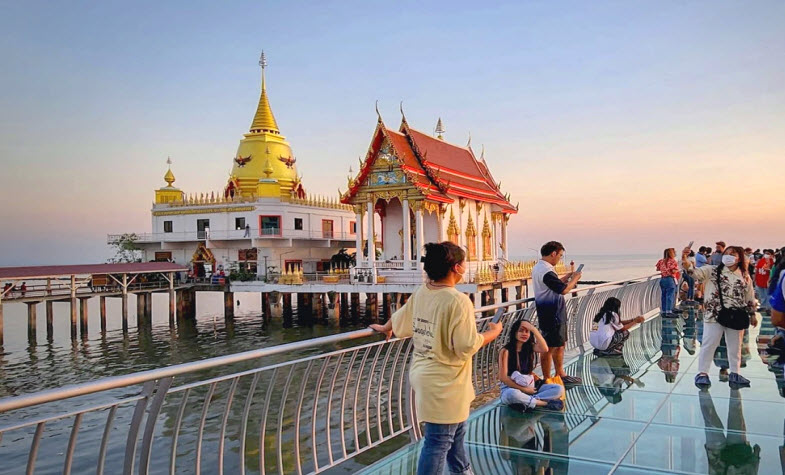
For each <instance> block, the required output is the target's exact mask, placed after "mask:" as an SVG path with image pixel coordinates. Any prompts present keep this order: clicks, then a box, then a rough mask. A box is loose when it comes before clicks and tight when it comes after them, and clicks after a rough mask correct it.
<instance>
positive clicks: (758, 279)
mask: <svg viewBox="0 0 785 475" xmlns="http://www.w3.org/2000/svg"><path fill="white" fill-rule="evenodd" d="M770 272H771V261H769V260H768V259H766V258H761V259H759V260H758V263H757V264H755V285H756V286H758V287H768V286H769V273H770Z"/></svg>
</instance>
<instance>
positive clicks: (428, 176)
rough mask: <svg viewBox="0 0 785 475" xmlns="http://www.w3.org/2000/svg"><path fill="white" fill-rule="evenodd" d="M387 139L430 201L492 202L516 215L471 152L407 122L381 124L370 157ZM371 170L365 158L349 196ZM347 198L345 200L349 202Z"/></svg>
mask: <svg viewBox="0 0 785 475" xmlns="http://www.w3.org/2000/svg"><path fill="white" fill-rule="evenodd" d="M384 136H387V137H388V138H389V140H390V144H391V145H392V147H393V149H394V150H395V154H396V156H398V158H400V159H401V161H402V162H403V164H402V168H403V170H404V171H405V172H407V174H408V175H409V177H410V178H412V182H413V183H414V185H415V186H416V187H417V188H419V189H420V191H422V192H423V194H424V195H425V196H427V197H428V198H429V199H433V200H435V201H439V202H443V203H452V202H453V201H454V200H453V199H452V198H450V197H449V196H447V193H449V194H451V195H455V196H459V197H463V198H468V199H473V200H477V201H482V202H486V203H493V204H496V205H498V206H500V207H501V208H502V210H504V211H506V212H511V213H514V212H517V210H516V208H515V207H514V206H512V205H511V204H510V203H509V201H507V199H506V198H505V197H504V195H503V194H502V192H501V190H499V188H498V187H497V186H496V183H495V182H494V180H493V176H491V174H490V171H489V170H488V167H487V165H486V164H485V163H484V161H479V160H477V159H476V158H475V156H474V153H473V152H472V151H471V149H469V148H464V147H459V146H457V145H453V144H450V143H447V142H444V141H442V140H440V139H437V138H434V137H431V136H429V135H427V134H424V133H422V132H419V131H417V130H414V129H411V128H410V127H409V126H408V124H406V122H404V123H402V124H401V129H400V131H395V130H392V129H388V128H387V127H386V126H384V124H382V123H381V122H380V123H379V124H378V125H377V128H376V132H375V133H374V138H373V139H372V141H371V154H370V155H369V157H370V156H372V155H373V154H375V153H376V152H377V151H378V149H379V147H380V145H381V142H382V138H383V137H384ZM370 167H371V162H370V161H369V160H368V159H366V162H365V165H364V166H363V169H361V170H360V173H359V174H358V176H357V179H356V180H355V183H356V185H355V187H354V188H353V189H350V190H349V195H348V196H352V195H354V193H356V191H357V189H358V188H359V187H360V186H361V184H362V183H364V182H365V179H366V178H367V176H368V173H369V171H370ZM348 196H347V198H345V201H347V202H348Z"/></svg>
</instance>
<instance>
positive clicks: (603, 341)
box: [589, 297, 644, 356]
mask: <svg viewBox="0 0 785 475" xmlns="http://www.w3.org/2000/svg"><path fill="white" fill-rule="evenodd" d="M619 309H621V301H620V300H619V299H617V298H615V297H610V298H608V300H606V301H605V303H604V304H602V308H601V309H600V312H599V313H598V314H597V316H596V317H594V328H593V329H592V332H591V333H590V334H589V342H590V343H591V346H593V347H594V354H595V355H596V356H618V355H621V354H622V347H623V346H624V342H625V341H626V340H627V338H628V337H629V336H630V332H629V330H628V329H629V328H630V327H631V326H633V325H635V324H636V323H643V320H644V318H643V317H642V316H641V317H635V318H633V319H632V320H622V319H621V317H620V316H619Z"/></svg>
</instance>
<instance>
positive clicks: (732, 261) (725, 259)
mask: <svg viewBox="0 0 785 475" xmlns="http://www.w3.org/2000/svg"><path fill="white" fill-rule="evenodd" d="M722 263H723V264H725V266H726V267H730V266H733V265H736V256H731V255H730V254H725V255H724V256H722Z"/></svg>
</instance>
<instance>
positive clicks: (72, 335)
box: [70, 297, 76, 338]
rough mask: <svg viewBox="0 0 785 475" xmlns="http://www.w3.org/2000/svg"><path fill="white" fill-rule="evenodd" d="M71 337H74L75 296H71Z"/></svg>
mask: <svg viewBox="0 0 785 475" xmlns="http://www.w3.org/2000/svg"><path fill="white" fill-rule="evenodd" d="M70 304H71V338H76V297H71V301H70Z"/></svg>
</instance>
